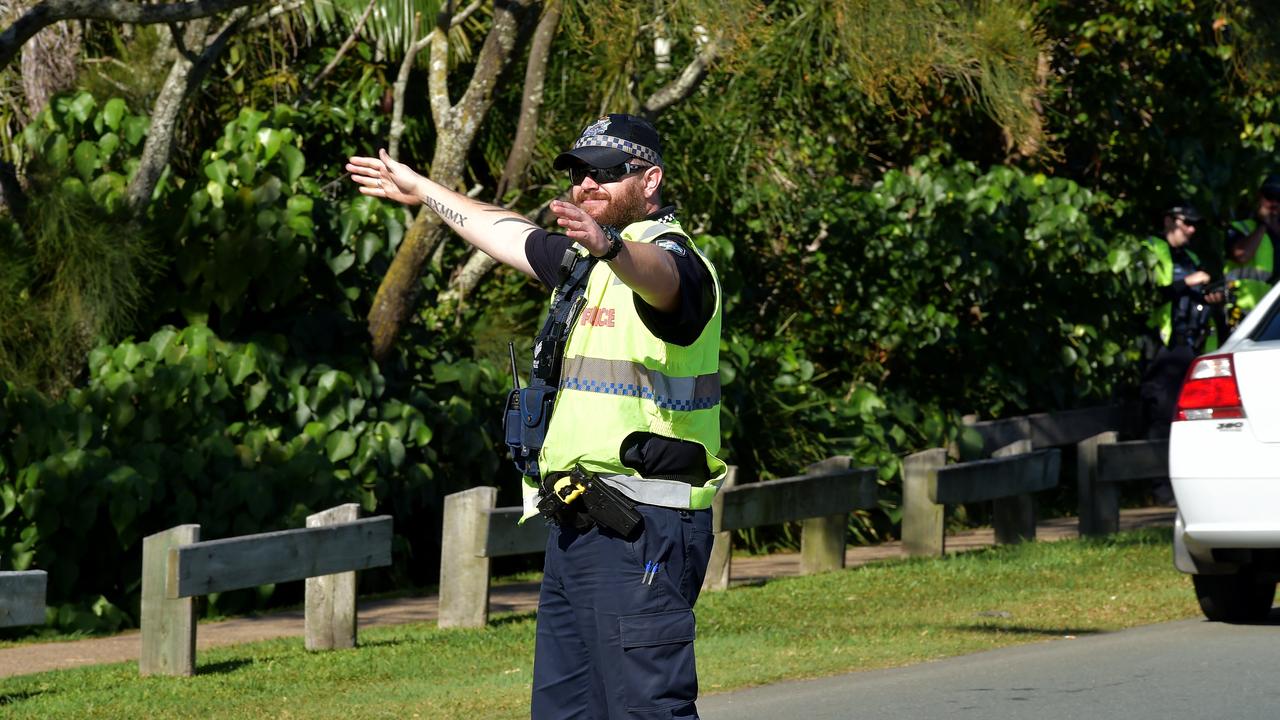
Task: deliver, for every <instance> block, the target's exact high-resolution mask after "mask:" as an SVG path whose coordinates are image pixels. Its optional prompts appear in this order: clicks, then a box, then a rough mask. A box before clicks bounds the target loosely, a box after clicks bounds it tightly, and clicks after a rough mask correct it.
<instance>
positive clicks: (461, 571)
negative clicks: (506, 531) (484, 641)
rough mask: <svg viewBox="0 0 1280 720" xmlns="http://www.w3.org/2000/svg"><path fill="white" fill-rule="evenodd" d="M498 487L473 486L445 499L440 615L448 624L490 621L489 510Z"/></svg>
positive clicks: (445, 625)
mask: <svg viewBox="0 0 1280 720" xmlns="http://www.w3.org/2000/svg"><path fill="white" fill-rule="evenodd" d="M497 500H498V488H495V487H488V486H484V487H473V488H471V489H470V490H463V491H462V492H456V493H453V494H452V495H449V496H447V497H445V499H444V522H443V523H442V524H443V532H444V535H443V538H442V539H441V542H440V619H439V621H438V625H439V626H440V627H442V628H448V627H484V626H485V623H487V622H488V621H489V558H488V557H487V556H485V545H486V544H487V543H488V539H489V513H487V512H485V511H486V510H492V509H493V508H494V506H495V504H496V503H497Z"/></svg>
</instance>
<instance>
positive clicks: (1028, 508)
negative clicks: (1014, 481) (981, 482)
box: [991, 440, 1036, 545]
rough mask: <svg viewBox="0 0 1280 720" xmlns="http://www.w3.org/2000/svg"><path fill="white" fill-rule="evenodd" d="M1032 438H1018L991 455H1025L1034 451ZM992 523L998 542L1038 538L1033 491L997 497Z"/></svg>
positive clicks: (1018, 541) (1009, 543)
mask: <svg viewBox="0 0 1280 720" xmlns="http://www.w3.org/2000/svg"><path fill="white" fill-rule="evenodd" d="M1032 449H1033V448H1032V445H1031V441H1030V440H1017V441H1014V442H1012V443H1009V444H1008V445H1006V446H1004V447H1002V448H1000V449H999V450H996V451H995V452H993V453H991V457H993V458H997V457H1010V456H1013V455H1025V454H1027V453H1029V452H1031V451H1032ZM992 505H993V506H994V507H993V512H992V514H991V525H992V528H993V529H994V530H995V536H996V543H997V544H999V545H1013V544H1015V543H1020V542H1024V541H1029V540H1035V539H1036V502H1035V496H1033V495H1032V494H1031V493H1026V494H1023V495H1012V496H1010V497H1002V498H996V499H995V500H993V501H992Z"/></svg>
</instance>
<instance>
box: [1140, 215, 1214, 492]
mask: <svg viewBox="0 0 1280 720" xmlns="http://www.w3.org/2000/svg"><path fill="white" fill-rule="evenodd" d="M1200 221H1201V216H1200V213H1199V212H1197V211H1196V209H1195V208H1194V207H1192V206H1191V205H1188V204H1181V205H1175V206H1173V207H1171V208H1169V209H1168V210H1167V211H1166V212H1165V215H1164V233H1163V237H1154V236H1153V237H1151V238H1148V239H1147V246H1148V248H1149V249H1150V251H1151V254H1152V256H1153V257H1154V260H1155V262H1154V266H1153V268H1152V273H1151V275H1152V282H1153V284H1154V285H1155V289H1156V298H1155V299H1156V306H1155V308H1154V309H1153V310H1152V313H1151V316H1150V319H1149V321H1148V325H1149V327H1150V329H1151V330H1152V331H1153V333H1154V335H1155V337H1156V338H1157V342H1156V343H1155V347H1156V351H1155V355H1154V357H1153V358H1152V359H1151V362H1150V364H1149V365H1148V366H1147V368H1146V371H1145V372H1144V374H1143V378H1142V384H1141V386H1140V387H1139V397H1140V399H1141V402H1142V412H1143V426H1144V428H1145V435H1146V437H1147V439H1151V440H1156V439H1163V438H1167V437H1169V426H1170V423H1171V422H1172V417H1173V410H1174V406H1175V404H1176V403H1177V399H1178V393H1179V391H1180V390H1181V389H1182V379H1183V376H1185V375H1186V372H1187V368H1188V367H1190V365H1191V361H1192V360H1194V359H1195V356H1196V355H1197V354H1199V352H1200V350H1201V349H1202V348H1203V346H1204V342H1205V339H1206V337H1207V335H1208V331H1209V325H1210V317H1211V311H1210V308H1209V303H1208V301H1207V299H1206V298H1205V296H1204V288H1205V286H1206V285H1207V284H1208V283H1209V279H1210V278H1209V274H1208V273H1207V272H1205V271H1204V270H1202V269H1201V266H1200V260H1199V259H1198V258H1197V257H1196V255H1195V253H1193V252H1192V251H1191V248H1190V247H1189V245H1190V243H1191V238H1192V237H1193V236H1194V235H1195V232H1196V223H1198V222H1200ZM1152 495H1153V496H1154V498H1155V501H1156V502H1157V503H1158V504H1162V505H1172V504H1173V490H1172V488H1171V487H1170V485H1169V481H1168V479H1162V480H1157V481H1156V482H1155V483H1154V484H1153V485H1152Z"/></svg>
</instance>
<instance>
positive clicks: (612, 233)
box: [597, 225, 622, 262]
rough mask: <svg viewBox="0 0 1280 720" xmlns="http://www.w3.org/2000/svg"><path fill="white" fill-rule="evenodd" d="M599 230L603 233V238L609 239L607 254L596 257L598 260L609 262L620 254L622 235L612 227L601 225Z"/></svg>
mask: <svg viewBox="0 0 1280 720" xmlns="http://www.w3.org/2000/svg"><path fill="white" fill-rule="evenodd" d="M600 229H601V230H603V231H604V236H605V237H607V238H609V252H607V253H605V254H603V255H599V256H597V257H598V258H599V259H600V260H603V261H605V262H609V261H610V260H612V259H614V258H616V257H618V253H620V252H622V235H621V234H619V233H618V231H617V230H615V229H614V228H613V226H612V225H601V226H600Z"/></svg>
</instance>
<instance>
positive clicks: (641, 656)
mask: <svg viewBox="0 0 1280 720" xmlns="http://www.w3.org/2000/svg"><path fill="white" fill-rule="evenodd" d="M618 625H619V630H620V635H621V641H622V663H623V667H622V674H623V677H624V678H625V680H624V681H623V685H624V687H625V691H626V702H627V712H630V713H647V712H659V711H663V710H673V709H675V708H678V707H680V706H682V705H687V704H689V703H691V702H693V701H694V700H696V699H697V697H698V675H697V670H696V668H695V665H694V661H693V638H694V634H695V631H694V621H693V611H692V610H673V611H671V612H662V613H654V614H651V615H623V616H622V617H620V618H618Z"/></svg>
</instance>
